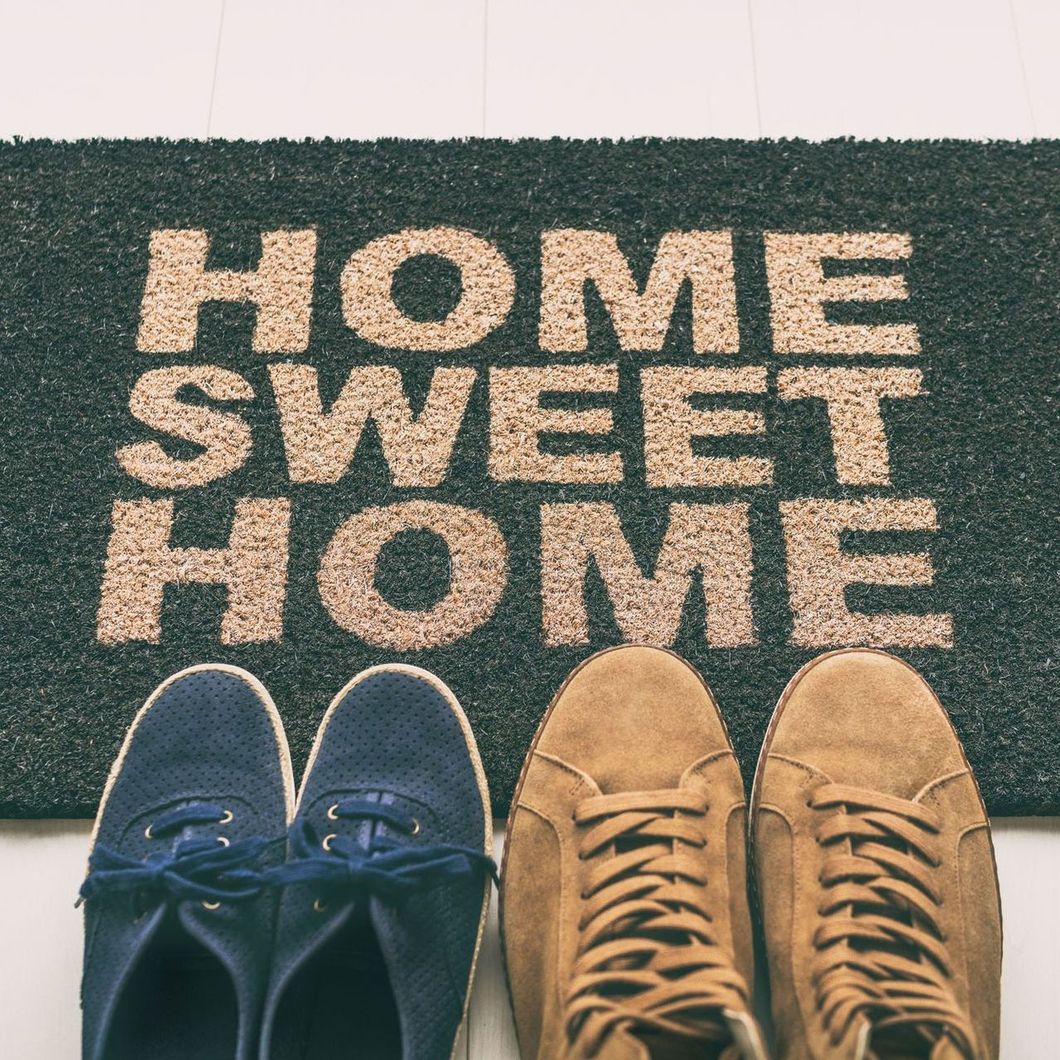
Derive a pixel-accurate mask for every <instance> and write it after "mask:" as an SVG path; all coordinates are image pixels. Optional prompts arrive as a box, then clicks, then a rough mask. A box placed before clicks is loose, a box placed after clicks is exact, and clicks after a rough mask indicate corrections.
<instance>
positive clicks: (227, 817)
mask: <svg viewBox="0 0 1060 1060" xmlns="http://www.w3.org/2000/svg"><path fill="white" fill-rule="evenodd" d="M235 818H236V815H235V814H234V813H233V812H232V811H231V810H225V813H224V816H223V817H222V818H221V819H220V820H219V821H218V822H217V823H218V824H231V823H232V822H233V821H234V820H235Z"/></svg>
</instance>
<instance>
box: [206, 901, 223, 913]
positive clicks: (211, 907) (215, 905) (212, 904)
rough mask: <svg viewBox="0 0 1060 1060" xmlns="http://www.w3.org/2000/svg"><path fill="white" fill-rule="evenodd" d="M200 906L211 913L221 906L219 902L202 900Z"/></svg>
mask: <svg viewBox="0 0 1060 1060" xmlns="http://www.w3.org/2000/svg"><path fill="white" fill-rule="evenodd" d="M202 907H203V909H209V910H210V912H211V913H212V912H213V911H214V910H215V909H220V908H221V903H220V902H203V903H202Z"/></svg>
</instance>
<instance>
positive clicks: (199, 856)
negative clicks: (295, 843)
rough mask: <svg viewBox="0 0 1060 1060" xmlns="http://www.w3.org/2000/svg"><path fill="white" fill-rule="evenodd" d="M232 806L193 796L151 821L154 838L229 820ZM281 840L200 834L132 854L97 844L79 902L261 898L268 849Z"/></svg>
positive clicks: (150, 832) (150, 835)
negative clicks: (144, 854) (142, 855)
mask: <svg viewBox="0 0 1060 1060" xmlns="http://www.w3.org/2000/svg"><path fill="white" fill-rule="evenodd" d="M230 820H232V815H231V812H230V811H228V810H225V809H223V808H222V807H220V806H217V805H215V804H213V803H205V802H193V803H189V804H188V805H186V806H181V807H178V808H177V809H175V810H170V811H169V812H168V813H164V814H162V815H161V816H159V817H158V818H157V819H156V820H155V821H153V822H152V823H151V824H150V825H148V827H147V829H146V830H145V833H144V834H145V835H146V837H147V838H148V839H167V838H169V837H171V836H174V835H176V834H177V833H179V832H181V831H183V830H184V829H186V828H191V827H195V826H197V825H206V824H227V823H228V821H230ZM276 842H277V841H276V840H272V841H270V840H267V839H256V838H253V839H241V840H238V841H237V842H234V843H233V842H230V841H229V840H228V839H227V838H226V837H224V836H194V837H191V838H187V839H182V840H180V842H178V843H177V844H176V845H175V846H173V847H171V848H169V849H166V850H157V851H152V852H151V853H150V854H148V855H147V857H145V858H142V859H137V858H132V857H129V856H127V855H125V854H122V853H119V852H118V851H116V850H112V849H111V848H110V847H107V846H104V845H102V844H97V845H96V847H95V849H94V850H93V851H92V855H91V857H90V858H89V861H88V875H87V876H86V877H85V881H84V883H83V884H82V885H81V892H80V897H79V898H78V905H80V904H81V902H84V901H91V900H93V899H99V898H107V897H115V896H120V895H128V896H132V897H134V898H137V899H141V900H146V899H154V900H159V899H160V900H172V901H183V900H186V899H192V900H197V901H200V902H204V903H208V904H210V905H216V904H217V903H220V902H244V901H249V900H250V899H252V898H256V897H257V896H258V895H259V894H260V893H261V891H262V888H263V886H264V874H263V872H262V871H261V868H260V860H261V858H262V855H263V854H264V853H265V851H266V850H268V849H269V847H271V846H273V845H275V843H276Z"/></svg>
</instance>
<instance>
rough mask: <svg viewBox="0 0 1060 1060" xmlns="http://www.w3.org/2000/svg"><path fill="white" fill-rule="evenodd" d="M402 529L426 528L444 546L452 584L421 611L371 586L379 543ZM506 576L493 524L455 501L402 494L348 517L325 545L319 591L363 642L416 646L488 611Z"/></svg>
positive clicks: (478, 620)
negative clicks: (403, 607)
mask: <svg viewBox="0 0 1060 1060" xmlns="http://www.w3.org/2000/svg"><path fill="white" fill-rule="evenodd" d="M405 530H429V531H431V532H432V533H435V534H437V535H438V536H439V537H441V538H443V539H444V541H445V543H446V545H447V546H448V548H449V556H450V562H451V577H450V583H449V590H448V592H447V593H446V594H445V596H444V597H443V598H442V599H441V600H439V601H438V602H437V603H436V604H435V605H434V606H433V607H432V608H430V609H429V610H426V611H404V610H400V609H399V608H396V607H393V606H392V605H391V604H389V603H387V601H386V600H385V599H384V598H383V596H382V594H381V593H380V592H379V590H378V589H376V587H375V574H376V564H377V561H378V559H379V553H380V551H381V550H382V548H383V546H384V545H385V544H386V543H387V542H388V541H390V540H391V539H392V538H393V537H395V536H396V535H397V534H400V533H401V532H402V531H405ZM507 580H508V550H507V546H506V544H505V541H504V536H503V535H502V534H501V532H500V530H499V529H498V528H497V524H496V523H494V522H493V520H492V519H490V518H488V517H487V516H486V515H484V514H483V513H482V512H479V511H475V510H474V509H471V508H462V507H460V506H459V505H455V504H438V503H435V502H432V501H406V502H405V503H403V504H392V505H390V506H389V507H386V508H366V509H364V511H361V512H358V513H357V514H356V515H353V516H351V517H350V518H349V519H347V520H346V522H344V523H343V524H342V525H341V526H340V527H339V528H338V530H337V531H336V532H335V536H334V537H333V538H332V539H331V542H330V544H329V545H328V547H327V548H326V549H325V550H324V555H323V556H322V558H321V560H320V570H319V571H318V572H317V584H318V586H319V587H320V598H321V600H322V601H323V602H324V606H325V607H326V608H327V610H328V613H329V614H330V615H331V617H332V618H333V619H334V620H335V622H336V623H337V624H338V625H339V626H341V627H342V628H343V629H345V630H348V631H349V632H350V633H353V634H355V635H356V636H358V637H360V639H361V640H363V641H364V642H365V643H366V644H370V645H372V646H373V647H376V648H387V649H389V650H391V651H418V650H421V649H423V648H432V647H437V646H439V645H442V644H452V643H453V641H456V640H459V639H460V638H461V637H466V636H467V635H468V634H469V633H472V632H474V630H476V629H478V627H479V626H481V625H482V624H483V623H484V622H486V621H488V619H489V618H490V616H491V615H492V614H493V612H494V610H495V609H496V607H497V604H498V603H499V601H500V598H501V596H502V595H503V594H504V588H505V585H506V584H507Z"/></svg>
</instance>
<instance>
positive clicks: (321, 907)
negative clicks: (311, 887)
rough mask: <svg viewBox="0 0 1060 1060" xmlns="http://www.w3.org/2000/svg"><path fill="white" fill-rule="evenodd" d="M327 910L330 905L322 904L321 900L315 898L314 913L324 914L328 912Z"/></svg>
mask: <svg viewBox="0 0 1060 1060" xmlns="http://www.w3.org/2000/svg"><path fill="white" fill-rule="evenodd" d="M327 908H328V903H327V902H322V901H321V900H320V899H319V898H314V899H313V912H314V913H324V912H326V911H327Z"/></svg>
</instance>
